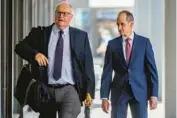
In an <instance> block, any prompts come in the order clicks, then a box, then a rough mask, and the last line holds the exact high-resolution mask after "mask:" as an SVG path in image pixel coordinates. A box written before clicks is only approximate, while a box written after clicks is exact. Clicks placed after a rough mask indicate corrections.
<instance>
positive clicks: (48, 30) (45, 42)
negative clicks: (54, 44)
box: [44, 23, 54, 57]
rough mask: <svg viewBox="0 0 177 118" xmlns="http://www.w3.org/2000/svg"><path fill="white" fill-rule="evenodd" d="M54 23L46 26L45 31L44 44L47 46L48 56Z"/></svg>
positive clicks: (46, 52)
mask: <svg viewBox="0 0 177 118" xmlns="http://www.w3.org/2000/svg"><path fill="white" fill-rule="evenodd" d="M53 25H54V23H53V24H52V25H50V26H48V27H46V30H45V31H44V46H45V50H44V51H45V54H46V56H47V57H48V44H49V41H50V35H51V32H52V27H53Z"/></svg>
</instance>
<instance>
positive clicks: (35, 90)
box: [27, 67, 51, 112]
mask: <svg viewBox="0 0 177 118" xmlns="http://www.w3.org/2000/svg"><path fill="white" fill-rule="evenodd" d="M42 73H43V68H42V67H39V79H38V80H37V81H36V82H35V83H34V84H33V85H32V86H31V89H30V91H29V97H28V100H27V104H29V105H30V107H31V108H32V109H33V110H34V111H36V112H40V111H43V108H44V107H46V105H48V104H49V102H51V97H50V94H49V91H48V88H47V86H46V85H45V84H44V83H43V82H42V81H41V77H42V75H41V74H42Z"/></svg>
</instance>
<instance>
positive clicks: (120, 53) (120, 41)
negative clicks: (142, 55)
mask: <svg viewBox="0 0 177 118" xmlns="http://www.w3.org/2000/svg"><path fill="white" fill-rule="evenodd" d="M117 41H118V48H119V49H118V51H119V55H120V57H121V60H122V62H123V63H124V65H125V66H128V65H127V63H126V60H125V57H124V53H123V39H122V37H119V38H118V39H117Z"/></svg>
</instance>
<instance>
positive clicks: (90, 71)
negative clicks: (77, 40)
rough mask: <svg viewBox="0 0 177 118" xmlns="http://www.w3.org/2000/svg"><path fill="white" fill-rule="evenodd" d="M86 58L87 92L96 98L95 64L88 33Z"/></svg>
mask: <svg viewBox="0 0 177 118" xmlns="http://www.w3.org/2000/svg"><path fill="white" fill-rule="evenodd" d="M84 57H85V59H84V68H85V72H86V75H87V93H90V95H91V97H92V99H94V98H95V73H94V66H93V57H92V53H91V49H90V44H89V40H88V35H87V34H86V37H85V56H84Z"/></svg>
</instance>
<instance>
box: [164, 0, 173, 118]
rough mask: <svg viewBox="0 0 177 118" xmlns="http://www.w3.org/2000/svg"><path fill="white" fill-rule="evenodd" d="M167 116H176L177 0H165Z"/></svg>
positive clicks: (166, 117)
mask: <svg viewBox="0 0 177 118" xmlns="http://www.w3.org/2000/svg"><path fill="white" fill-rule="evenodd" d="M165 118H176V0H165Z"/></svg>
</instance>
